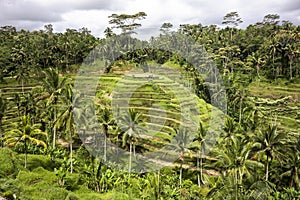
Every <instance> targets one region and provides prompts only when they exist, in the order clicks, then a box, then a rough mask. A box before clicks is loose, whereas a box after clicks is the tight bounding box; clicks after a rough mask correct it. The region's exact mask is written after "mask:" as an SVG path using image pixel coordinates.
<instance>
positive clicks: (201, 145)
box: [194, 122, 206, 187]
mask: <svg viewBox="0 0 300 200" xmlns="http://www.w3.org/2000/svg"><path fill="white" fill-rule="evenodd" d="M205 135H206V130H205V128H204V127H203V125H202V123H201V122H200V124H199V128H198V132H197V135H196V137H195V138H194V141H195V142H197V150H198V157H197V169H199V168H200V174H199V173H198V174H197V180H198V186H199V187H200V186H201V183H204V181H203V153H204V151H205V146H206V145H205Z"/></svg>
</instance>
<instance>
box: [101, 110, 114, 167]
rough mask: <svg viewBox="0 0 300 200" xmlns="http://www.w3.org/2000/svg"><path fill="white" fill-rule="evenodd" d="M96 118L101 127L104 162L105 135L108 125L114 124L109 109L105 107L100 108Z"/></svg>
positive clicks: (106, 134)
mask: <svg viewBox="0 0 300 200" xmlns="http://www.w3.org/2000/svg"><path fill="white" fill-rule="evenodd" d="M98 116H99V117H98V120H99V122H100V126H101V129H102V131H103V133H102V134H103V135H104V162H105V161H106V150H107V137H108V130H109V127H110V126H112V125H113V124H114V119H113V117H112V114H111V111H110V110H109V109H108V108H107V107H105V108H103V109H101V110H100V113H99V115H98Z"/></svg>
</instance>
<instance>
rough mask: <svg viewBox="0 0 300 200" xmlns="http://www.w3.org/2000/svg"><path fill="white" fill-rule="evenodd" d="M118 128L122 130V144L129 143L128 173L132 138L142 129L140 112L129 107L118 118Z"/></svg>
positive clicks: (133, 148) (132, 144) (130, 161)
mask: <svg viewBox="0 0 300 200" xmlns="http://www.w3.org/2000/svg"><path fill="white" fill-rule="evenodd" d="M119 121H120V129H121V130H122V131H124V134H123V139H122V140H123V146H125V145H126V143H127V142H128V143H129V167H128V172H129V175H130V173H131V164H132V151H134V152H135V146H134V139H135V138H136V137H137V136H138V135H139V133H140V132H141V131H143V130H144V129H143V128H142V127H141V125H143V119H142V113H140V112H136V111H135V110H134V109H133V108H129V111H128V112H127V113H125V114H124V115H122V116H121V117H120V119H119Z"/></svg>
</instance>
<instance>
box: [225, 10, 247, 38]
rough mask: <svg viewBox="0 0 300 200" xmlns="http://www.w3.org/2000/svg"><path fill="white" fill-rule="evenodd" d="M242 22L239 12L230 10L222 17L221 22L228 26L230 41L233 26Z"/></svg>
mask: <svg viewBox="0 0 300 200" xmlns="http://www.w3.org/2000/svg"><path fill="white" fill-rule="evenodd" d="M241 23H243V21H242V19H241V18H240V16H239V14H238V13H237V12H230V13H227V14H226V15H225V16H224V17H223V22H222V24H225V25H228V26H230V27H231V28H230V41H232V32H233V28H235V27H237V26H238V25H239V24H241Z"/></svg>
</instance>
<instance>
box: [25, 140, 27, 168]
mask: <svg viewBox="0 0 300 200" xmlns="http://www.w3.org/2000/svg"><path fill="white" fill-rule="evenodd" d="M24 148H25V161H24V168H25V169H26V168H27V142H26V140H25V142H24Z"/></svg>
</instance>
